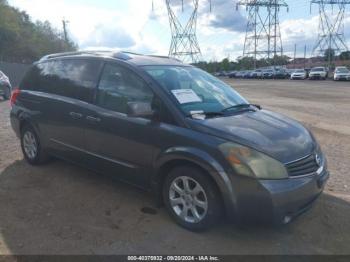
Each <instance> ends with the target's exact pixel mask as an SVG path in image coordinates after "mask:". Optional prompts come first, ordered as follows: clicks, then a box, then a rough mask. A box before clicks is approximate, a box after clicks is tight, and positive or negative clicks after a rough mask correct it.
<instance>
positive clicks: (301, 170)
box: [286, 154, 320, 177]
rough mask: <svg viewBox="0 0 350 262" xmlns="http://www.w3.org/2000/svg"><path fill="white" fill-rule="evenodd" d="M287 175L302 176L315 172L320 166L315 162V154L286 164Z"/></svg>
mask: <svg viewBox="0 0 350 262" xmlns="http://www.w3.org/2000/svg"><path fill="white" fill-rule="evenodd" d="M286 167H287V170H288V174H289V176H292V177H295V176H303V175H308V174H312V173H315V172H316V171H317V170H318V169H319V168H320V167H319V165H318V164H317V162H316V155H315V154H312V155H310V156H307V157H305V158H303V159H300V160H297V161H295V162H291V163H289V164H287V165H286Z"/></svg>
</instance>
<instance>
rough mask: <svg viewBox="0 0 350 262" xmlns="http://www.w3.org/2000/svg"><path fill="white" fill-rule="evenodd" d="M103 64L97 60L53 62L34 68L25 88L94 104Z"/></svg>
mask: <svg viewBox="0 0 350 262" xmlns="http://www.w3.org/2000/svg"><path fill="white" fill-rule="evenodd" d="M100 66H101V62H100V61H95V60H85V59H81V60H72V59H65V60H53V61H48V62H43V63H40V64H38V65H36V66H34V67H33V68H32V69H31V70H30V72H29V73H28V74H27V76H26V77H25V79H24V81H23V84H22V85H23V88H25V89H28V90H35V91H41V92H48V93H52V94H56V95H62V96H66V97H71V98H76V99H80V100H83V101H86V102H92V99H93V95H94V89H95V87H96V84H97V78H98V73H99V71H100Z"/></svg>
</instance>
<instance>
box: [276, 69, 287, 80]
mask: <svg viewBox="0 0 350 262" xmlns="http://www.w3.org/2000/svg"><path fill="white" fill-rule="evenodd" d="M273 78H274V79H286V78H288V74H287V72H286V70H285V69H284V68H278V69H275V70H274V74H273Z"/></svg>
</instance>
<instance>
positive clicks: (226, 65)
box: [221, 58, 230, 71]
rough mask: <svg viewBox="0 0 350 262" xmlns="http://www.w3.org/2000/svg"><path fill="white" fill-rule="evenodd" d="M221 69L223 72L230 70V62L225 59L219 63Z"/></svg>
mask: <svg viewBox="0 0 350 262" xmlns="http://www.w3.org/2000/svg"><path fill="white" fill-rule="evenodd" d="M221 68H222V70H224V71H228V70H230V61H229V60H228V58H225V59H223V60H222V61H221Z"/></svg>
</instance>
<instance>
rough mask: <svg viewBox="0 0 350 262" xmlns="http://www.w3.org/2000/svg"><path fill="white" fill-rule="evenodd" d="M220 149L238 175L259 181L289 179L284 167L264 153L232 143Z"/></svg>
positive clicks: (223, 145)
mask: <svg viewBox="0 0 350 262" xmlns="http://www.w3.org/2000/svg"><path fill="white" fill-rule="evenodd" d="M219 148H220V151H221V152H222V153H223V154H224V155H225V157H226V159H227V161H228V162H229V163H230V164H231V166H232V167H233V169H234V170H235V171H236V173H237V174H238V175H242V176H249V177H254V178H259V179H285V178H288V173H287V170H286V168H285V167H284V165H283V164H282V163H280V162H279V161H277V160H275V159H273V158H271V157H269V156H267V155H265V154H263V153H260V152H258V151H256V150H253V149H251V148H248V147H245V146H242V145H239V144H235V143H231V142H229V143H225V144H222V145H220V146H219Z"/></svg>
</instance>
